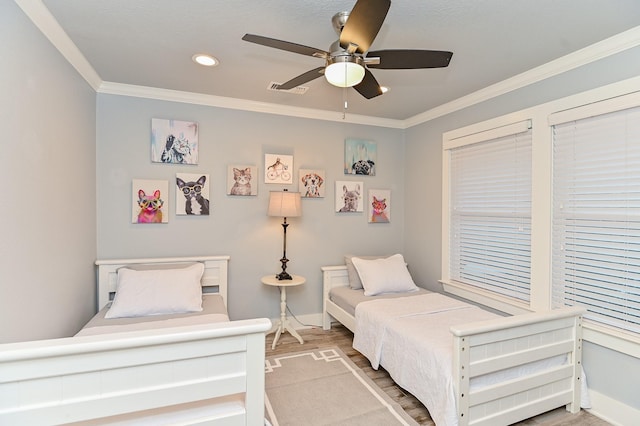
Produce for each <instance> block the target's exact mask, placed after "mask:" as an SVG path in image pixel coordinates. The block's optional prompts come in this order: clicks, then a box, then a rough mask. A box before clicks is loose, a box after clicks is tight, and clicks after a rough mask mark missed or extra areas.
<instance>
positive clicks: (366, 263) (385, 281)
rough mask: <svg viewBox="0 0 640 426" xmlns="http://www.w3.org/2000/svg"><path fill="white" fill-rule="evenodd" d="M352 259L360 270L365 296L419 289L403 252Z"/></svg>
mask: <svg viewBox="0 0 640 426" xmlns="http://www.w3.org/2000/svg"><path fill="white" fill-rule="evenodd" d="M351 261H352V262H353V266H355V268H356V270H357V271H358V275H359V276H360V280H361V281H362V287H363V288H364V295H365V296H375V295H376V294H382V293H403V292H408V291H416V290H418V287H417V286H416V284H415V283H414V282H413V279H412V278H411V274H409V270H408V269H407V265H406V263H405V261H404V257H402V255H401V254H394V255H393V256H389V257H387V258H386V259H373V260H367V259H361V258H358V257H353V258H352V259H351Z"/></svg>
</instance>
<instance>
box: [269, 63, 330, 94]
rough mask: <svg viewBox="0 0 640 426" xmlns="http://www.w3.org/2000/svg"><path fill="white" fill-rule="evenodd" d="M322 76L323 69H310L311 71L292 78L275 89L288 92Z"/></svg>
mask: <svg viewBox="0 0 640 426" xmlns="http://www.w3.org/2000/svg"><path fill="white" fill-rule="evenodd" d="M323 75H324V67H318V68H315V69H312V70H311V71H307V72H305V73H304V74H300V75H299V76H297V77H295V78H292V79H291V80H289V81H287V82H286V83H283V84H281V85H279V86H278V87H277V89H278V90H289V89H293V88H294V87H298V86H300V85H301V84H304V83H307V82H309V81H311V80H315V79H316V78H318V77H320V76H323Z"/></svg>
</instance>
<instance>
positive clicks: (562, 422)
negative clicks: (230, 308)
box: [266, 325, 609, 426]
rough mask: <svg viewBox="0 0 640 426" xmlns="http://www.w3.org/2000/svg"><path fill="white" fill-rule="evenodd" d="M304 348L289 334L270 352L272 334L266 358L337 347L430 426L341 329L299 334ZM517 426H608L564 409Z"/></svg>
mask: <svg viewBox="0 0 640 426" xmlns="http://www.w3.org/2000/svg"><path fill="white" fill-rule="evenodd" d="M298 331H299V333H300V335H301V336H302V338H303V339H304V344H303V345H301V344H300V343H299V342H298V341H297V340H295V339H294V338H293V337H292V336H291V335H290V334H289V333H283V334H282V335H281V336H280V340H278V345H277V346H276V348H275V349H271V344H272V342H273V334H270V335H268V336H267V342H266V355H267V356H271V355H282V354H286V353H292V352H300V351H304V350H311V349H321V348H325V347H329V346H337V347H338V348H340V350H341V351H342V352H344V353H345V354H346V355H347V356H348V357H349V358H350V359H351V361H353V362H354V363H355V364H356V365H357V366H358V367H359V368H361V369H362V370H363V371H364V372H365V373H366V374H367V376H369V377H370V378H371V379H372V380H373V381H374V382H375V383H376V384H377V385H378V386H379V387H380V388H381V389H382V390H384V391H385V392H386V393H387V394H388V395H389V396H390V397H391V398H393V399H394V400H395V401H397V402H398V403H399V404H400V405H401V406H402V408H403V409H404V410H405V411H406V412H407V413H408V414H409V415H410V416H411V417H413V419H414V420H415V421H416V422H418V423H419V424H420V425H429V426H433V425H434V423H433V421H432V420H431V416H430V415H429V412H428V411H427V409H426V408H425V407H424V406H423V405H422V404H421V403H420V401H418V400H417V399H416V398H415V397H414V396H413V395H411V394H410V393H409V392H407V391H405V390H404V389H402V388H400V387H399V386H398V385H396V384H395V383H394V382H393V380H392V379H391V378H390V377H389V374H388V373H387V372H386V371H385V370H384V369H383V368H380V369H379V370H377V371H376V370H374V369H373V368H371V364H369V360H367V359H366V358H365V357H364V356H363V355H362V354H360V352H358V351H356V350H355V349H353V347H352V346H351V344H352V342H353V334H352V333H351V332H350V331H349V330H348V329H347V328H345V327H344V326H342V325H334V326H333V327H332V329H331V330H329V331H324V330H322V329H321V328H315V327H314V328H308V329H303V330H298ZM518 425H519V426H539V425H544V426H578V425H579V426H607V425H609V423H607V422H605V421H603V420H601V419H599V418H597V417H595V416H593V415H591V414H589V413H587V412H585V411H584V410H582V411H580V412H579V413H577V414H571V413H568V412H567V411H566V410H565V409H564V407H563V408H558V409H556V410H553V411H550V412H548V413H545V414H543V415H540V416H537V417H533V418H531V419H528V420H526V421H524V422H521V423H518Z"/></svg>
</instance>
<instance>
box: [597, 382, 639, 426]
mask: <svg viewBox="0 0 640 426" xmlns="http://www.w3.org/2000/svg"><path fill="white" fill-rule="evenodd" d="M589 396H590V397H591V406H592V407H593V408H590V409H588V410H587V411H588V412H589V413H591V414H593V415H594V416H596V417H598V418H601V419H602V420H604V421H607V422H609V423H611V424H612V425H614V426H628V425H634V424H638V419H640V410H639V409H637V408H634V407H631V406H629V405H626V404H623V403H621V402H620V401H616V400H615V399H613V398H610V397H608V396H606V395H603V394H601V393H599V392H595V391H594V390H592V389H590V390H589Z"/></svg>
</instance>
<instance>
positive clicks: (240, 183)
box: [229, 167, 251, 195]
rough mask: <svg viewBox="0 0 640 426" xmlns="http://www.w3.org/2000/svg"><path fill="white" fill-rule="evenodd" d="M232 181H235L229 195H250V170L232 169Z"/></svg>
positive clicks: (248, 168)
mask: <svg viewBox="0 0 640 426" xmlns="http://www.w3.org/2000/svg"><path fill="white" fill-rule="evenodd" d="M233 180H234V181H235V182H234V184H233V186H232V187H231V190H230V191H229V195H251V168H250V167H247V168H245V169H238V168H236V167H234V168H233Z"/></svg>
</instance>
